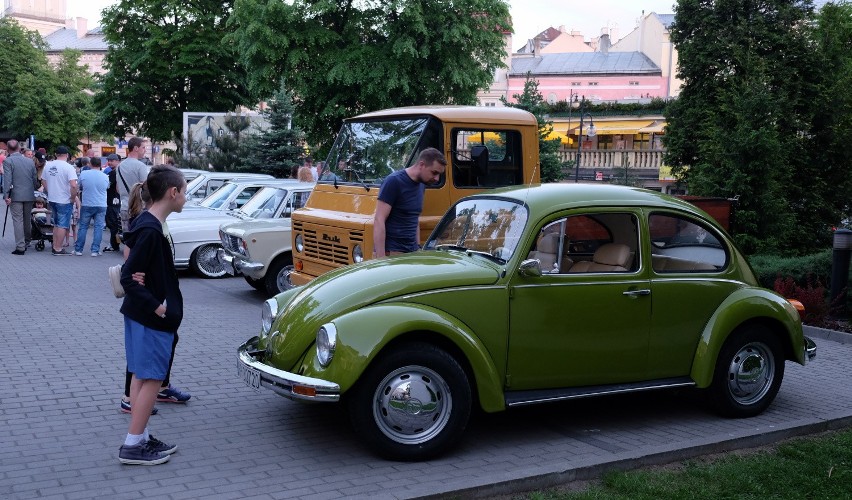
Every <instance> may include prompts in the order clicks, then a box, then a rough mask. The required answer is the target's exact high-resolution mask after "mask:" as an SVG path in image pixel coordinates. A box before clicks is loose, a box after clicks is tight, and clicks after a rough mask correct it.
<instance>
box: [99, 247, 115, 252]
mask: <svg viewBox="0 0 852 500" xmlns="http://www.w3.org/2000/svg"><path fill="white" fill-rule="evenodd" d="M117 251H118V250H116V249H114V248H112V247H104V249H103V250H102V252H117Z"/></svg>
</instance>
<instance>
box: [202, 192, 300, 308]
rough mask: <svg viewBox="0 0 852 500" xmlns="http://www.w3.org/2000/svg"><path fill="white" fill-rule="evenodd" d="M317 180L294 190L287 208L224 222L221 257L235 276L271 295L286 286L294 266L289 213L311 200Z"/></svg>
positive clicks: (287, 286)
mask: <svg viewBox="0 0 852 500" xmlns="http://www.w3.org/2000/svg"><path fill="white" fill-rule="evenodd" d="M314 185H315V184H313V183H310V184H308V183H305V184H304V185H303V188H304V190H303V191H301V192H298V193H295V192H294V193H293V197H294V199H293V202H292V204H291V205H290V206H289V208H288V210H286V211H284V212H281V213H279V215H278V216H276V217H267V218H264V220H251V221H240V222H232V223H231V224H223V225H222V227H221V228H220V230H219V236H220V239H221V243H222V249H221V250H219V260H220V262H221V264H222V265H223V266H224V269H225V270H226V271H227V272H228V273H229V274H232V275H234V276H237V275H242V276H243V277H244V278H245V280H246V283H248V284H249V285H251V286H252V287H253V288H255V289H256V290H258V291H261V292H264V293H266V294H267V295H269V296H272V295H275V294H277V293H280V292H282V291H284V290H287V289H288V288H290V287H291V286H292V285H291V284H290V273H291V272H292V270H293V251H292V246H291V243H290V242H291V238H290V231H291V230H292V223H291V221H290V214H292V213H293V210H295V209H297V208H302V207H303V206H305V203H307V201H308V197H309V196H310V194H311V190H312V189H313V187H314Z"/></svg>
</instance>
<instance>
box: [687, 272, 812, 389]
mask: <svg viewBox="0 0 852 500" xmlns="http://www.w3.org/2000/svg"><path fill="white" fill-rule="evenodd" d="M760 318H769V319H772V320H774V321H773V323H775V324H780V325H783V331H781V330H779V329H777V328H776V329H774V330H773V331H774V332H775V333H776V334H778V335H783V336H784V338H782V342H783V343H784V344H785V345H788V346H789V345H792V346H793V347H794V348H793V349H792V352H793V356H794V359H795V361H797V362H799V363H804V359H803V351H802V349H801V348H800V347H797V346H802V345H804V335H803V333H802V322H801V320H800V319H799V313H798V312H797V311H796V310H795V309H794V308H793V306H792V305H791V304H790V303H789V302H787V301H786V300H785V299H784V298H783V297H781V296H780V295H778V294H776V293H773V292H771V291H769V290H765V289H762V288H742V289H740V290H737V291H735V292H734V293H732V294H731V295H729V296H728V298H727V299H725V301H724V302H722V304H720V305H719V307H718V308H717V309H716V312H714V313H713V316H711V317H710V321H708V322H707V325H706V326H705V327H704V332H703V333H702V334H701V339H700V340H699V342H698V347H697V348H696V350H695V357H694V359H693V361H692V372H691V374H690V375H691V377H692V379H693V380H695V383H696V386H697V387H700V388H704V387H709V386H710V383H711V382H712V380H713V370H714V367H715V366H716V358H717V357H718V356H719V351H720V350H721V349H722V344H724V343H725V341H726V340H727V339H728V336H729V335H730V334H731V332H733V331H734V330H736V328H737V327H738V326H739V325H741V324H743V323H745V322H747V321H749V320H753V319H760Z"/></svg>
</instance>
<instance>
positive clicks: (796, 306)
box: [787, 299, 805, 314]
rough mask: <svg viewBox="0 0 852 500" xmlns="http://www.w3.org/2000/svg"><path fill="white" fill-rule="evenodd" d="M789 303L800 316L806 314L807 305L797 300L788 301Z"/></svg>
mask: <svg viewBox="0 0 852 500" xmlns="http://www.w3.org/2000/svg"><path fill="white" fill-rule="evenodd" d="M787 302H789V303H790V304H791V305H792V306H793V308H794V309H796V310H797V311H799V314H804V312H805V305H804V304H802V303H801V302H800V301H798V300H796V299H787Z"/></svg>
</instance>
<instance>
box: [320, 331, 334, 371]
mask: <svg viewBox="0 0 852 500" xmlns="http://www.w3.org/2000/svg"><path fill="white" fill-rule="evenodd" d="M336 348H337V328H335V327H334V324H333V323H326V324H325V325H322V326H321V327H320V329H319V331H317V361H319V364H320V366H322V367H323V368H325V367H326V366H328V364H329V363H331V360H332V358H334V350H335V349H336Z"/></svg>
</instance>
